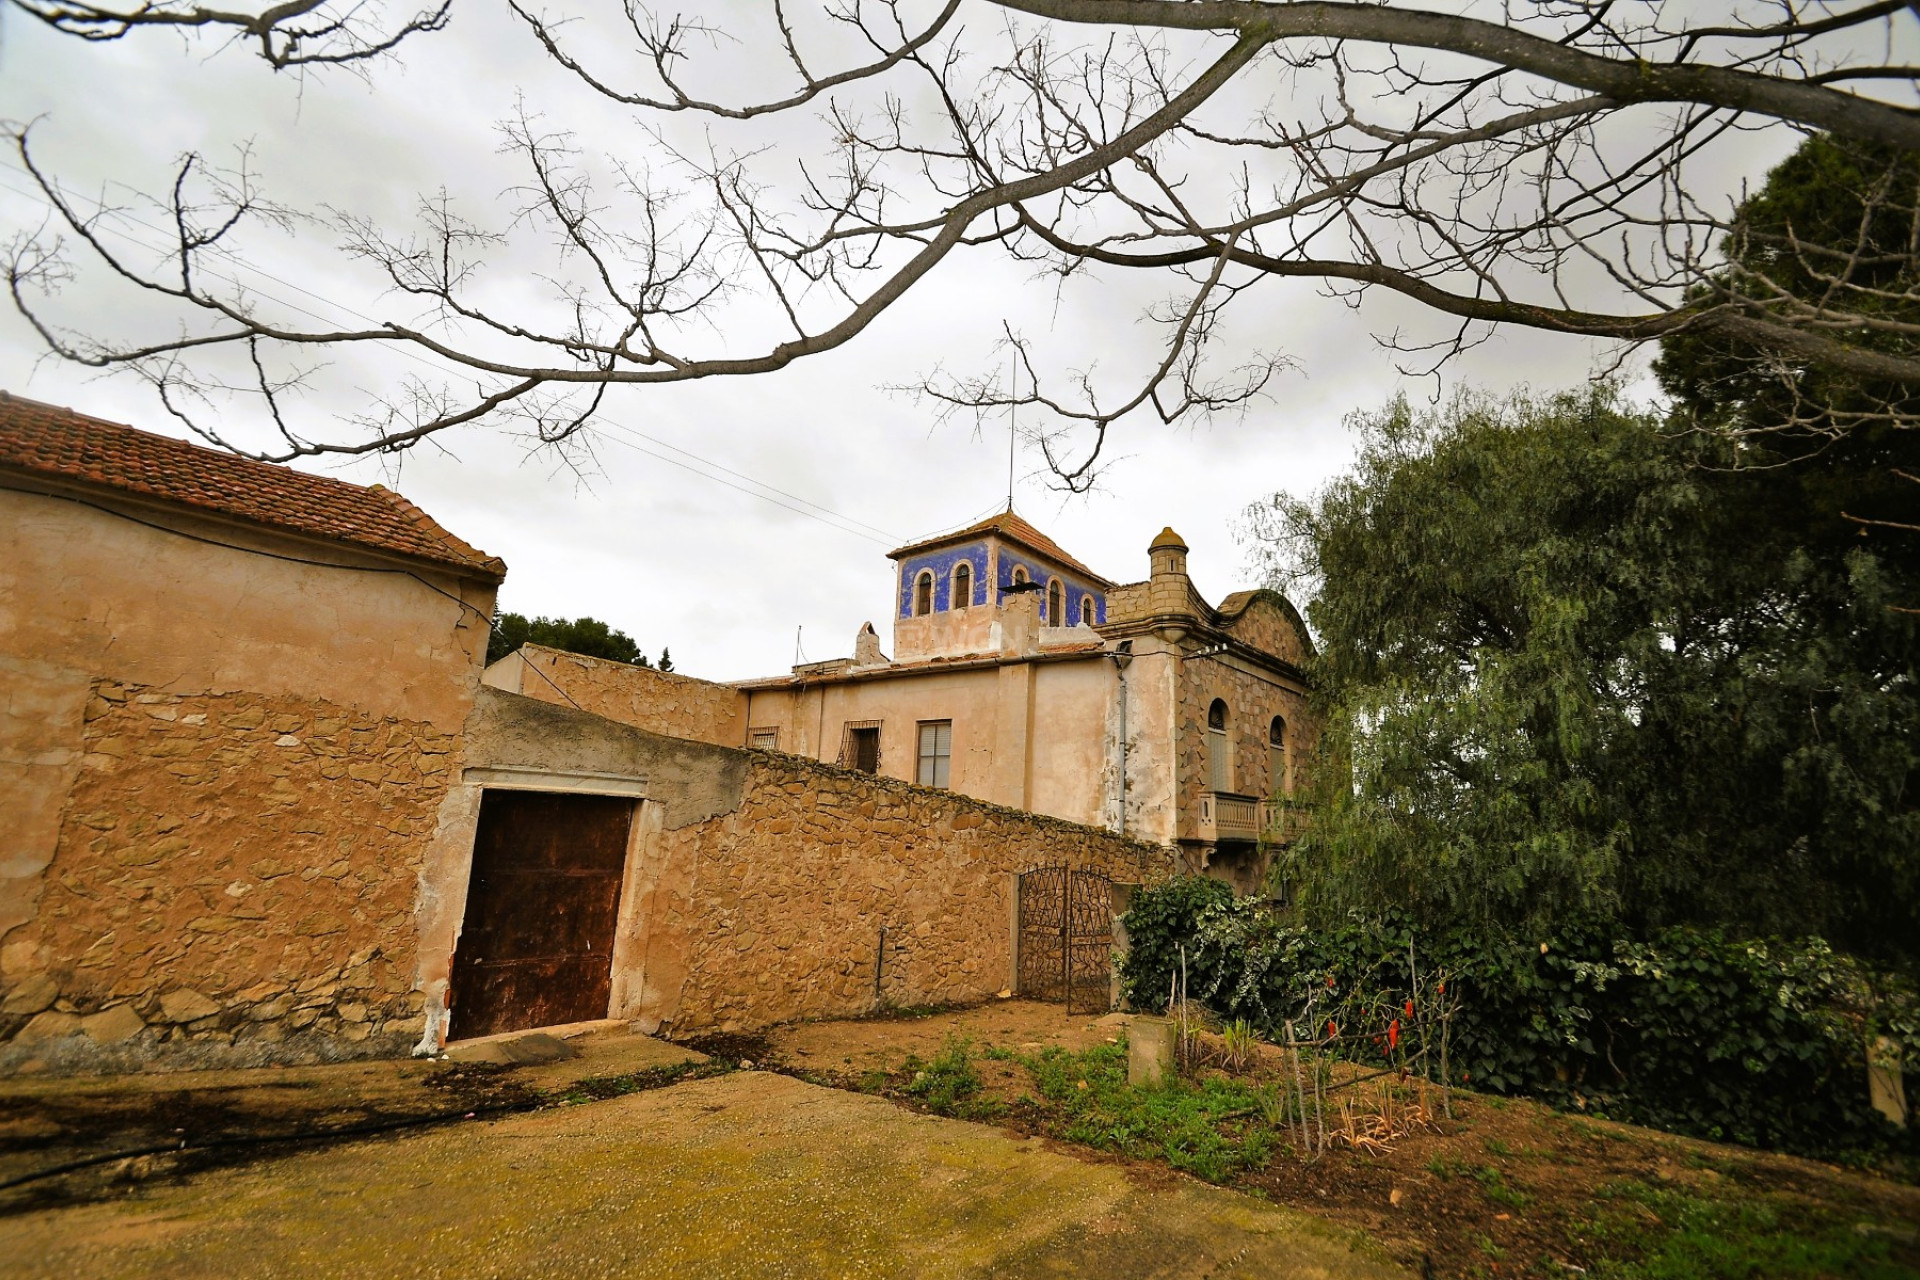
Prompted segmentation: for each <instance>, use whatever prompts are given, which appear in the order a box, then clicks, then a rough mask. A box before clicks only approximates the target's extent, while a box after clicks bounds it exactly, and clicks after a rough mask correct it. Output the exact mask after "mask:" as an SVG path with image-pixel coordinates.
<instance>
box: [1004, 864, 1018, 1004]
mask: <svg viewBox="0 0 1920 1280" xmlns="http://www.w3.org/2000/svg"><path fill="white" fill-rule="evenodd" d="M1007 964H1008V973H1007V985H1006V988H1005V989H1006V990H1008V991H1011V992H1012V993H1013V994H1014V995H1016V996H1017V995H1019V994H1020V873H1019V872H1017V871H1009V872H1007Z"/></svg>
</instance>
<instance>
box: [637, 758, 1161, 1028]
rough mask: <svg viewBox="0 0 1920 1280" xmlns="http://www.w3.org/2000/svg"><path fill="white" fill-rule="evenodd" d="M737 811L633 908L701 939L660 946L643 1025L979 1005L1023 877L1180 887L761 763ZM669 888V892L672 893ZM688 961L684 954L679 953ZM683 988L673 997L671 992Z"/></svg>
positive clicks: (1134, 865)
mask: <svg viewBox="0 0 1920 1280" xmlns="http://www.w3.org/2000/svg"><path fill="white" fill-rule="evenodd" d="M755 757H756V758H755V760H754V763H753V767H752V769H751V770H750V771H749V774H748V777H747V783H746V788H745V793H744V795H743V797H742V800H741V804H740V807H739V808H738V809H737V810H736V811H734V812H733V813H730V814H728V815H726V816H724V817H722V818H717V819H714V820H711V821H709V822H708V823H704V824H701V825H699V826H696V827H692V828H688V829H686V830H683V831H680V832H674V833H671V838H670V839H669V841H668V842H667V843H668V853H667V861H668V862H669V863H674V862H677V863H679V864H681V866H683V867H684V868H685V869H686V871H687V872H688V873H689V874H687V875H685V877H684V878H683V879H682V880H681V882H680V883H678V884H671V883H662V884H659V885H658V886H656V887H655V888H654V890H653V895H654V897H655V898H656V899H657V900H655V901H649V902H647V903H644V904H639V905H640V907H641V910H643V911H644V912H645V914H646V915H647V916H648V917H649V918H672V917H674V916H684V917H686V918H689V919H693V920H697V921H698V923H699V927H698V928H696V929H694V930H691V931H688V932H687V933H685V934H684V935H682V936H681V937H679V938H668V937H659V938H656V939H655V940H653V944H652V945H650V946H649V947H648V949H647V952H646V958H645V961H644V964H645V967H646V969H647V970H648V972H647V975H646V977H647V982H646V983H645V987H644V989H643V992H642V997H643V998H642V999H641V1000H640V1001H639V1007H638V1008H637V1009H636V1010H635V1012H636V1013H637V1014H638V1015H639V1016H640V1017H641V1018H642V1019H643V1020H644V1021H647V1022H658V1023H659V1024H662V1025H668V1026H671V1027H672V1028H673V1029H674V1030H692V1029H697V1028H706V1027H719V1028H721V1029H737V1028H742V1027H749V1026H756V1025H764V1024H767V1023H772V1022H781V1021H786V1020H789V1019H793V1018H821V1017H844V1016H848V1015H855V1014H861V1013H866V1012H868V1011H869V1010H871V1009H872V1008H873V1007H874V976H875V961H876V958H877V957H879V949H880V943H881V935H880V930H881V928H882V926H884V927H885V928H886V930H887V949H886V954H885V956H884V963H883V964H882V965H881V974H882V986H881V994H882V996H883V998H884V1000H885V1002H886V1003H887V1004H889V1005H894V1006H904V1005H924V1004H945V1003H971V1002H977V1001H981V1000H986V999H990V998H991V997H992V996H993V995H994V994H995V993H997V992H999V991H1001V990H1003V989H1005V988H1006V987H1007V986H1008V985H1009V983H1010V981H1011V974H1012V967H1011V966H1012V960H1013V957H1012V951H1011V942H1010V938H1011V930H1010V924H1009V913H1010V911H1011V908H1012V902H1011V884H1010V877H1011V875H1012V874H1014V873H1017V872H1021V871H1027V870H1031V869H1032V868H1034V867H1038V866H1047V865H1054V864H1061V863H1065V864H1070V865H1072V866H1075V867H1079V868H1082V869H1086V870H1094V871H1101V872H1104V873H1106V874H1107V875H1109V876H1111V877H1112V878H1113V879H1115V880H1117V881H1120V882H1122V883H1130V884H1141V883H1148V882H1153V881H1157V880H1160V879H1163V878H1165V877H1166V876H1168V875H1170V874H1171V873H1172V870H1173V863H1172V854H1171V852H1170V851H1168V850H1167V849H1165V848H1163V847H1161V846H1157V845H1150V844H1145V843H1142V842H1139V841H1134V840H1127V839H1124V838H1122V837H1120V836H1116V835H1113V834H1111V833H1109V832H1105V831H1100V830H1097V829H1094V828H1090V827H1082V826H1076V825H1074V824H1071V823H1067V822H1062V821H1059V820H1056V819H1051V818H1043V817H1039V816H1037V815H1034V814H1029V813H1022V812H1020V811H1018V810H1013V809H1003V808H1000V807H999V806H996V805H990V804H986V803H984V802H982V801H978V800H974V799H971V798H969V797H967V796H962V795H957V794H955V793H953V792H947V791H933V790H929V789H926V788H922V787H916V786H911V785H909V784H907V783H903V782H897V781H894V780H892V779H885V778H873V777H869V776H867V775H864V774H858V773H852V772H848V771H845V770H840V769H834V768H830V767H827V766H823V765H817V764H814V763H813V762H811V761H804V760H798V759H794V758H792V757H785V756H774V755H766V754H761V753H755ZM663 879H665V878H663ZM676 943H677V944H680V945H683V946H684V948H685V950H684V953H683V954H681V955H672V954H670V953H669V949H670V948H671V947H673V946H674V944H676ZM675 978H677V979H678V981H677V982H676V981H673V979H675Z"/></svg>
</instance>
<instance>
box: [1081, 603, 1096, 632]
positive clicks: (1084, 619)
mask: <svg viewBox="0 0 1920 1280" xmlns="http://www.w3.org/2000/svg"><path fill="white" fill-rule="evenodd" d="M1080 625H1081V626H1083V627H1090V626H1092V625H1093V597H1092V596H1081V597H1080Z"/></svg>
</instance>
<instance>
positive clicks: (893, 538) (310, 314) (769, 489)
mask: <svg viewBox="0 0 1920 1280" xmlns="http://www.w3.org/2000/svg"><path fill="white" fill-rule="evenodd" d="M0 167H5V168H8V169H11V170H13V171H14V172H15V173H19V174H23V175H25V176H28V177H31V176H32V175H31V174H30V173H29V172H28V171H27V170H25V169H23V168H21V167H20V166H19V165H17V164H15V163H13V162H12V161H6V160H0ZM116 185H124V184H116ZM0 187H4V188H6V189H7V190H9V191H12V192H13V193H14V194H15V195H17V196H21V197H23V198H25V199H29V200H33V201H35V202H37V203H40V204H45V205H47V207H48V208H52V207H53V206H52V204H51V202H49V201H48V199H47V196H46V193H45V192H42V191H39V190H32V189H28V190H23V189H21V188H20V187H19V186H16V185H14V184H13V183H10V182H4V181H0ZM129 190H131V188H129ZM92 203H94V206H95V208H96V210H97V211H100V212H105V211H106V209H107V206H106V205H104V204H101V203H99V202H92ZM113 213H114V216H115V217H116V218H117V219H119V220H122V221H125V222H128V223H131V224H133V225H134V226H137V227H142V228H144V229H146V230H147V231H150V232H152V233H154V234H156V235H164V234H166V233H165V232H164V231H162V230H161V228H159V227H156V226H154V225H153V224H152V223H150V222H146V221H144V220H142V219H140V218H137V217H135V216H133V215H132V214H130V213H127V212H126V211H125V210H118V209H116V210H114V211H113ZM116 234H118V235H120V236H122V237H124V238H125V239H127V240H128V241H130V242H132V243H133V244H136V245H139V246H140V247H141V248H143V249H146V250H148V251H150V252H154V253H160V252H165V250H162V249H160V248H158V247H156V246H155V245H153V244H151V243H148V242H146V241H143V240H141V239H139V238H138V237H136V236H133V235H130V234H128V233H127V232H126V231H125V230H121V229H118V228H116ZM203 252H206V253H209V254H211V255H213V256H215V257H218V258H222V259H224V260H225V261H227V262H229V263H232V264H233V265H234V266H235V267H236V268H238V269H241V270H244V271H248V272H251V273H252V274H254V275H256V276H259V277H260V278H262V279H264V280H270V281H272V282H274V283H275V284H277V285H280V286H281V287H282V288H285V289H290V290H292V291H293V292H295V293H299V294H303V295H305V296H306V297H309V298H312V299H313V300H314V301H315V302H318V303H320V304H321V305H322V306H325V307H329V308H331V309H332V310H334V311H335V312H338V313H340V314H342V315H347V316H351V317H353V318H354V319H357V320H359V321H361V322H362V323H365V324H369V325H377V324H379V323H380V322H379V321H378V320H376V319H375V318H374V317H372V316H369V315H367V314H366V313H364V312H362V311H358V310H356V309H354V308H352V307H349V306H347V305H345V304H344V303H341V302H337V301H335V300H334V299H331V298H328V297H326V296H325V295H322V294H318V293H315V292H313V291H312V290H311V289H308V288H305V287H304V286H302V285H299V284H296V283H294V282H293V281H291V280H288V279H286V278H284V277H282V276H278V275H275V274H273V273H272V272H270V271H266V270H264V269H262V268H260V267H257V266H254V265H253V264H252V263H250V262H248V261H247V260H246V259H244V258H242V257H240V256H239V255H238V254H235V253H233V252H231V251H229V250H227V249H223V248H220V247H219V246H209V247H207V248H206V249H204V250H203ZM222 278H224V279H225V280H227V282H228V283H230V284H233V285H237V286H240V287H242V288H245V287H247V286H245V285H243V284H242V283H241V281H240V280H238V279H236V278H235V277H233V276H230V275H229V276H224V277H222ZM254 292H256V293H258V294H260V296H262V297H265V298H269V299H271V300H273V301H274V302H277V303H279V304H280V305H281V306H283V307H286V308H288V309H290V310H292V311H295V312H298V313H299V314H301V315H303V316H306V317H307V318H308V319H311V320H314V321H317V322H319V323H321V324H329V323H332V319H331V318H330V317H328V316H324V315H321V314H320V313H318V312H316V311H314V310H312V309H311V308H308V307H304V306H301V305H300V304H299V303H297V302H292V301H289V300H288V299H286V298H284V297H278V296H276V295H275V294H273V293H271V292H269V291H267V290H264V289H255V290H254ZM395 350H396V351H398V353H399V354H400V355H403V356H405V357H406V358H408V359H410V360H413V361H415V362H416V363H418V364H421V365H424V366H426V367H427V368H430V369H434V370H435V371H436V372H443V371H442V370H440V368H439V366H437V365H435V364H434V363H433V362H432V361H431V360H429V359H427V358H426V357H425V356H423V355H421V354H420V353H419V352H417V351H414V350H411V349H409V348H406V347H397V348H395ZM595 426H596V427H597V428H598V429H599V430H601V431H602V432H603V433H608V434H607V435H606V438H607V439H610V440H612V441H613V442H614V443H616V444H623V445H625V446H626V447H628V448H630V449H633V450H635V451H636V452H638V453H642V454H645V455H646V456H648V457H650V458H654V459H656V460H658V461H660V462H665V463H668V464H669V465H671V466H676V467H679V468H680V469H681V470H683V471H690V472H692V473H693V474H694V475H697V476H700V477H701V478H702V479H705V480H710V481H712V482H713V483H715V484H718V485H722V486H724V487H726V488H728V489H732V490H734V491H735V492H736V493H742V494H745V495H746V496H748V497H750V498H757V499H759V500H760V501H762V502H765V503H769V504H770V505H772V506H776V507H780V508H782V509H783V510H786V511H791V512H793V513H794V514H795V515H800V516H805V517H806V518H807V519H810V520H815V521H817V522H819V523H821V524H824V525H826V526H827V527H828V528H830V529H836V530H838V531H839V532H841V533H848V534H852V535H853V536H854V537H856V538H864V539H866V540H867V541H869V542H876V543H879V544H881V545H883V546H892V545H895V544H897V543H899V542H901V541H902V539H901V538H900V537H899V536H898V535H896V534H893V533H890V532H888V531H887V530H885V529H882V528H880V527H878V526H877V525H872V524H869V523H867V522H866V521H864V520H857V519H855V518H854V517H852V516H848V515H843V514H842V513H840V512H838V511H835V510H834V509H833V508H831V507H826V506H822V505H821V504H820V503H817V502H814V501H812V500H811V499H808V498H803V497H801V496H800V495H799V494H796V493H790V492H788V491H787V490H785V489H782V488H779V487H778V486H776V485H772V484H769V483H767V482H766V481H764V480H760V479H757V478H755V477H754V476H752V475H749V474H747V473H746V472H743V471H736V470H734V469H733V468H731V467H729V466H726V465H725V464H724V463H720V462H715V461H714V460H713V459H711V458H707V457H704V456H703V455H701V454H697V453H695V452H693V451H692V450H690V449H683V448H681V447H680V446H679V445H676V444H673V443H671V442H669V441H666V440H662V439H659V438H658V437H656V436H651V435H648V434H647V433H646V432H644V431H640V430H638V429H637V428H634V427H631V426H628V425H627V424H626V423H623V422H618V421H616V420H614V419H612V418H608V417H604V416H602V417H600V418H599V420H598V421H597V422H596V424H595ZM616 432H617V433H621V434H619V435H616V434H611V433H616ZM622 435H624V436H629V437H634V438H635V439H638V440H644V441H646V442H647V443H648V444H652V445H656V446H658V447H659V448H661V449H667V450H670V451H672V452H673V453H677V454H680V455H681V456H682V457H685V458H690V459H692V460H693V463H697V464H699V465H698V466H696V465H693V464H692V463H687V462H682V461H679V460H678V459H675V458H670V457H667V456H666V455H664V454H661V453H657V452H655V451H654V450H652V449H648V448H646V447H645V446H643V445H640V444H636V443H635V442H634V439H623V438H622ZM702 468H712V471H719V472H723V473H725V475H728V476H732V477H734V478H735V479H738V480H743V481H745V482H746V484H748V485H753V486H755V488H751V489H750V488H746V487H744V486H743V485H740V484H735V483H733V482H732V481H729V480H727V479H724V478H723V477H722V476H719V475H714V474H713V473H712V471H707V470H702ZM760 490H765V492H760ZM783 498H785V499H789V500H790V501H785V502H783V501H781V499H783ZM794 503H798V504H800V505H799V506H795V505H793V504H794Z"/></svg>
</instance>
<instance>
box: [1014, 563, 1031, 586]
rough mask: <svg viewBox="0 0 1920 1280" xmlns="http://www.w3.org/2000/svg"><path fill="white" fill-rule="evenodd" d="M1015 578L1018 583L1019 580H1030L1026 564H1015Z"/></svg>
mask: <svg viewBox="0 0 1920 1280" xmlns="http://www.w3.org/2000/svg"><path fill="white" fill-rule="evenodd" d="M1013 580H1014V581H1015V582H1016V583H1018V582H1026V581H1027V580H1028V579H1027V566H1025V565H1023V564H1017V565H1015V566H1013Z"/></svg>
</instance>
